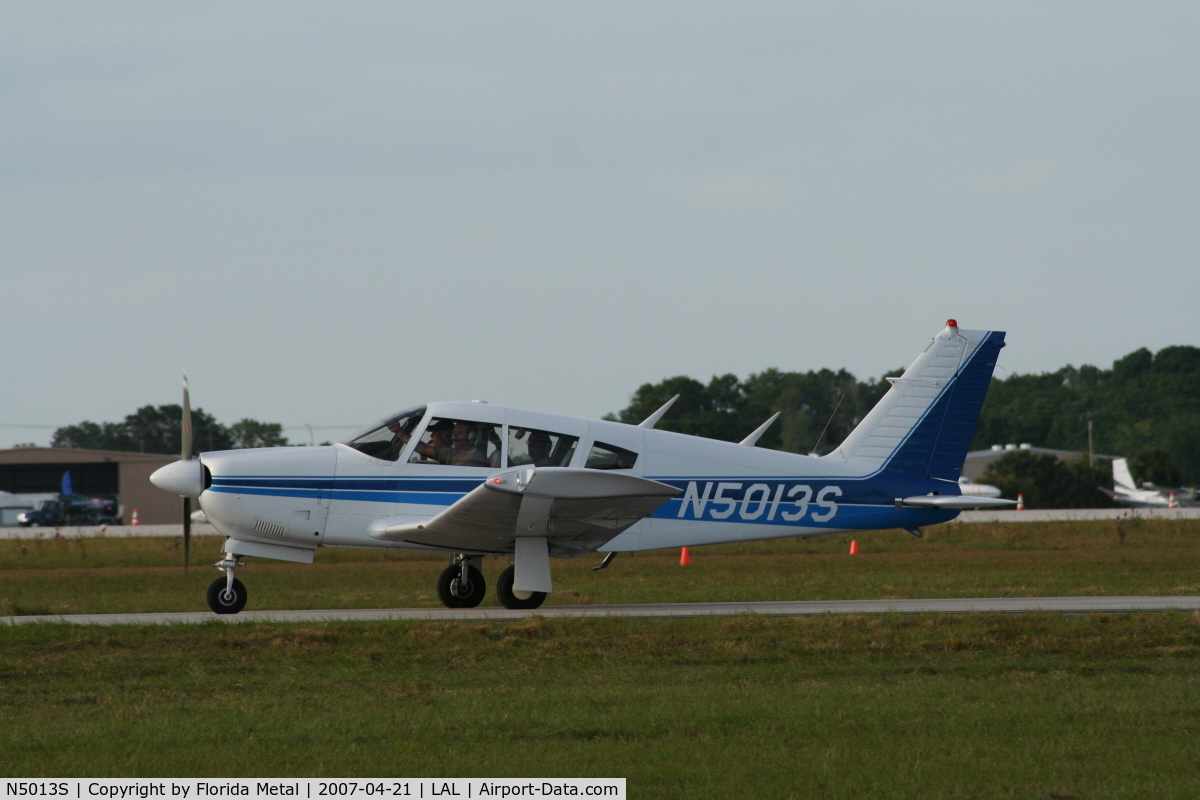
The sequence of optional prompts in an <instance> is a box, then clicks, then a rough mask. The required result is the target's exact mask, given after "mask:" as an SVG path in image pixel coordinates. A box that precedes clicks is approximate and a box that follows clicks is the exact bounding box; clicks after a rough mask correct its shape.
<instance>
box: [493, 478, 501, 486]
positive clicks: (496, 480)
mask: <svg viewBox="0 0 1200 800" xmlns="http://www.w3.org/2000/svg"><path fill="white" fill-rule="evenodd" d="M490 482H491V483H494V484H496V485H497V486H499V485H500V484H502V483H504V478H492V480H491V481H490Z"/></svg>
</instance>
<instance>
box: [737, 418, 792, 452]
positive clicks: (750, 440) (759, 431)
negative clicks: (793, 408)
mask: <svg viewBox="0 0 1200 800" xmlns="http://www.w3.org/2000/svg"><path fill="white" fill-rule="evenodd" d="M782 413H783V412H782V411H776V412H775V413H774V414H772V415H771V418H770V419H769V420H767V421H766V422H764V423H763V424H762V425H759V426H758V427H757V428H755V429H754V433H752V434H750V435H749V436H747V437H746V438H745V439H742V440H741V441H740V442H738V444H744V445H745V446H746V447H754V444H755V442H757V441H758V437H760V436H762V435H763V434H764V433H766V432H767V428H769V427H771V423H772V422H774V421H775V420H777V419H779V415H780V414H782Z"/></svg>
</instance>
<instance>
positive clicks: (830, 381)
mask: <svg viewBox="0 0 1200 800" xmlns="http://www.w3.org/2000/svg"><path fill="white" fill-rule="evenodd" d="M902 372H903V369H897V370H892V371H891V372H888V373H887V374H886V375H884V376H881V377H880V378H877V379H867V380H860V379H858V378H856V377H855V376H854V375H852V374H850V373H849V372H847V371H846V370H844V369H843V370H838V371H837V372H834V371H832V370H829V369H822V370H815V371H809V372H784V371H782V370H778V369H768V370H765V371H763V372H760V373H757V374H752V375H750V376H749V377H748V378H746V379H745V380H740V379H738V378H737V376H735V375H721V376H716V377H713V378H712V380H711V381H709V382H708V384H704V383H701V382H700V381H698V380H696V379H694V378H690V377H688V376H684V375H680V376H677V377H674V378H667V379H666V380H663V381H661V382H659V383H647V384H643V385H642V386H640V387H638V389H637V391H636V392H634V393H633V396H632V397H631V398H630V402H629V405H628V406H626V407H625V408H624V409H622V410H621V411H619V412H617V413H615V414H610V415H608V416H607V417H606V418H607V419H614V420H618V421H621V422H628V423H632V424H637V423H638V422H641V421H642V420H643V419H645V418H646V417H648V416H649V415H650V414H652V413H653V412H654V411H655V410H656V409H657V408H658V407H659V406H661V405H662V404H663V403H665V402H666V401H667V400H669V399H670V398H671V397H672V396H673V395H675V394H679V395H680V398H679V400H678V401H677V402H676V404H675V405H674V406H673V407H672V409H671V411H670V412H669V413H668V414H667V416H666V417H665V418H664V419H663V420H662V421H661V422H659V424H658V425H657V426H656V427H658V428H661V429H663V430H671V431H677V432H679V433H688V434H693V435H696V436H707V437H711V438H714V439H723V440H726V441H738V440H740V439H742V438H744V437H745V436H746V435H747V434H749V433H750V432H751V431H753V430H754V429H755V428H756V427H757V426H758V425H760V424H761V423H762V422H763V421H764V420H766V419H767V418H768V417H769V416H770V415H771V414H773V413H775V412H776V411H780V412H782V414H781V416H780V418H779V420H778V421H777V422H776V423H775V424H774V425H773V426H772V427H771V429H770V430H768V431H767V432H766V434H764V435H763V437H762V438H761V439H760V440H759V443H758V444H759V446H760V447H769V448H773V449H777V450H785V451H788V452H793V453H811V452H817V453H819V454H824V453H828V452H829V451H831V450H833V449H834V448H836V447H837V445H838V444H840V443H841V441H842V440H843V439H844V438H845V437H846V436H847V435H848V434H849V433H850V431H851V430H853V428H854V426H855V425H857V424H858V422H859V421H860V420H861V419H862V418H863V416H865V415H866V413H867V412H868V411H869V410H870V409H871V408H872V407H873V406H874V405H875V403H876V402H878V401H879V399H880V398H881V397H883V395H884V393H885V392H887V390H888V388H889V384H888V382H887V381H886V380H885V378H887V377H891V376H895V375H899V374H901V373H902ZM1089 416H1090V419H1091V422H1092V450H1093V452H1094V453H1096V454H1101V455H1113V456H1126V457H1129V458H1130V460H1131V469H1132V470H1133V473H1134V476H1135V478H1137V479H1138V480H1150V481H1154V482H1155V483H1159V484H1162V485H1174V486H1180V485H1197V484H1200V348H1197V347H1191V346H1186V345H1183V346H1174V347H1165V348H1163V349H1162V350H1159V351H1158V353H1151V352H1150V351H1149V350H1147V349H1146V348H1141V349H1138V350H1135V351H1134V352H1132V353H1130V354H1129V355H1127V356H1124V357H1123V358H1120V359H1117V360H1116V361H1115V362H1114V363H1113V365H1112V367H1111V368H1109V369H1101V368H1099V367H1093V366H1090V365H1084V366H1081V367H1078V368H1076V367H1073V366H1069V365H1068V366H1065V367H1062V368H1061V369H1058V370H1055V371H1054V372H1047V373H1042V374H1039V375H1033V374H1031V375H1020V374H1013V375H1010V376H1007V377H1003V378H1001V377H993V379H992V383H991V388H990V390H989V391H988V396H987V400H986V401H985V402H984V406H983V410H982V412H981V413H980V418H979V426H978V427H977V428H976V431H975V438H974V440H973V442H972V445H971V449H973V450H983V449H986V448H988V447H990V446H991V445H993V444H1007V443H1014V444H1017V443H1023V442H1027V443H1029V444H1032V445H1034V446H1035V447H1047V448H1053V449H1056V450H1074V451H1076V452H1081V453H1087V451H1088V418H1089ZM1011 461H1013V462H1016V463H1017V465H1018V467H1020V466H1021V465H1024V471H1025V472H1026V473H1028V474H1029V475H1031V476H1032V475H1033V474H1034V473H1035V472H1037V470H1041V473H1045V471H1046V470H1054V469H1056V467H1053V466H1048V465H1047V463H1045V462H1042V461H1040V460H1037V459H1034V460H1033V461H1028V460H1025V459H1012V460H1011ZM1035 462H1036V470H1035V469H1034V466H1035ZM1097 463H1098V464H1099V465H1100V466H1098V467H1097V468H1096V469H1095V470H1093V469H1092V468H1090V467H1087V465H1086V464H1084V465H1083V467H1081V468H1080V469H1078V470H1075V472H1076V473H1078V476H1080V477H1079V479H1078V480H1077V481H1076V483H1077V484H1078V485H1083V484H1082V483H1081V481H1082V482H1085V483H1088V484H1089V485H1091V486H1092V487H1093V488H1094V487H1095V486H1096V483H1095V482H1094V481H1093V480H1092V473H1093V472H1095V473H1096V474H1101V473H1105V472H1108V470H1109V468H1108V466H1107V464H1108V462H1107V461H1100V462H1097ZM1085 467H1086V468H1085ZM1039 475H1040V477H1041V478H1046V477H1047V476H1046V475H1045V474H1040V473H1039ZM1060 477H1061V476H1060ZM1056 480H1057V479H1056ZM1108 482H1109V483H1110V484H1111V477H1110V478H1109V479H1108ZM1026 483H1027V482H1026ZM1081 491H1082V490H1081ZM1100 497H1103V495H1100ZM1093 499H1094V498H1093ZM1081 502H1082V501H1081Z"/></svg>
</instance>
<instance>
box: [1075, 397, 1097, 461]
mask: <svg viewBox="0 0 1200 800" xmlns="http://www.w3.org/2000/svg"><path fill="white" fill-rule="evenodd" d="M1095 417H1096V413H1095V412H1094V411H1089V412H1087V413H1086V414H1083V415H1081V416H1080V417H1079V418H1080V419H1086V420H1087V424H1088V466H1089V467H1091V468H1092V469H1095V468H1096V451H1095V450H1094V449H1092V420H1093V419H1095Z"/></svg>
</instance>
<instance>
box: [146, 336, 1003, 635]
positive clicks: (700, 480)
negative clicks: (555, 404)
mask: <svg viewBox="0 0 1200 800" xmlns="http://www.w3.org/2000/svg"><path fill="white" fill-rule="evenodd" d="M1003 346H1004V333H1003V332H1000V331H971V330H962V329H960V328H959V327H958V324H957V323H956V322H955V321H954V320H949V321H948V322H947V323H946V327H945V328H944V329H943V330H942V331H941V332H939V333H938V334H937V335H936V336H935V337H933V340H932V341H931V342H930V344H929V346H927V347H926V348H925V350H924V352H922V353H921V355H920V356H918V357H917V359H916V360H915V361H914V362H913V363H912V365H911V366H910V367H909V368H908V369H907V370H906V371H905V372H904V374H903V375H902V376H901V377H899V378H889V379H888V380H890V381H891V383H892V386H891V388H890V389H889V390H888V392H887V393H886V394H885V395H884V397H883V398H882V399H881V400H880V401H879V403H878V404H877V405H876V406H875V408H874V409H872V410H871V412H870V413H868V414H867V416H866V417H865V418H864V419H863V420H862V422H860V423H859V424H858V426H857V427H856V428H855V429H854V430H853V431H852V432H851V433H850V435H849V436H848V437H847V438H846V440H845V441H844V442H842V444H841V446H839V447H838V448H837V449H836V450H834V451H833V452H831V453H829V454H828V455H825V456H822V457H819V458H818V457H813V456H805V455H797V454H794V453H784V452H779V451H776V450H765V449H760V448H758V447H755V446H754V445H755V442H756V441H757V440H758V438H759V436H761V435H762V434H763V432H764V431H766V430H767V428H768V427H769V426H770V424H771V422H773V421H774V419H775V417H772V418H771V419H769V420H767V421H766V422H765V423H764V424H763V425H762V426H760V427H759V428H758V429H757V430H755V431H754V432H753V433H751V434H750V435H749V436H747V437H746V438H745V439H744V440H742V441H741V442H740V443H736V444H735V443H732V442H723V441H716V440H713V439H704V438H701V437H697V436H688V435H684V434H679V433H671V432H668V431H659V430H655V429H654V425H655V423H657V422H658V420H659V419H661V417H662V416H663V414H665V413H666V411H667V409H668V408H669V407H670V405H671V402H674V399H672V401H669V402H668V403H667V404H666V405H665V406H663V407H662V408H661V409H659V410H658V411H657V412H655V413H654V414H653V415H651V416H650V418H648V419H647V420H646V421H644V422H643V423H641V424H640V425H626V424H622V423H618V422H606V421H600V420H589V419H582V418H578V417H565V416H557V415H553V414H543V413H540V412H537V411H527V410H524V409H520V408H507V407H502V406H497V405H491V404H487V403H483V402H479V401H476V402H438V403H430V404H428V405H424V406H418V407H416V408H410V409H408V410H406V411H402V412H400V413H398V414H393V415H391V416H389V417H387V418H385V419H383V420H381V421H380V422H378V423H376V424H374V425H371V426H369V427H367V428H365V429H364V430H362V431H361V432H359V433H357V434H355V435H354V436H352V437H350V438H349V439H347V440H346V441H345V442H340V443H338V444H335V445H332V446H327V447H294V448H264V449H258V450H231V451H220V452H210V453H202V454H201V455H200V457H199V458H198V459H190V458H186V457H185V458H184V459H182V460H180V461H177V462H175V463H173V464H169V465H167V466H165V467H163V468H161V469H159V470H158V471H157V472H155V473H154V474H153V475H152V476H151V478H150V480H151V481H153V483H154V484H155V485H156V486H158V487H159V488H161V489H164V490H166V491H169V492H172V493H174V494H178V495H180V496H182V497H184V498H197V499H198V500H199V503H200V507H201V508H202V509H203V511H204V513H205V514H206V515H207V517H208V520H209V522H211V523H212V525H213V526H214V527H216V529H217V530H218V531H219V532H220V533H221V534H222V535H223V536H225V537H227V538H226V540H225V543H224V545H223V548H222V550H223V553H224V558H222V560H220V561H218V562H217V563H216V564H214V566H215V567H216V568H217V569H218V570H221V571H223V572H224V573H225V575H224V577H222V578H218V579H217V580H216V581H214V582H213V584H212V586H210V587H209V590H208V603H209V606H210V607H211V608H212V609H213V611H215V612H217V613H218V614H234V613H237V612H238V611H240V610H241V609H242V608H243V607H244V606H245V604H246V589H245V587H244V586H243V585H242V582H241V581H240V580H237V579H236V577H235V570H236V569H237V568H238V567H240V566H243V565H242V564H241V562H239V560H238V559H239V558H240V557H242V556H256V557H262V558H274V559H281V560H284V561H295V562H302V563H312V560H313V554H314V553H315V552H316V549H317V548H318V547H366V548H380V549H395V550H415V551H424V552H440V553H446V554H447V555H448V556H449V557H450V565H449V566H448V567H447V568H446V569H445V571H444V572H443V573H442V574H441V576H440V577H439V579H438V584H437V588H438V596H439V597H440V599H441V600H442V602H443V603H445V604H446V605H447V606H449V607H451V608H471V607H474V606H477V605H479V603H480V602H482V601H483V598H484V595H485V592H486V586H485V583H484V577H483V573H482V571H481V570H480V567H481V565H482V559H483V557H484V556H485V555H497V556H504V557H507V558H510V559H512V561H513V565H512V566H510V567H508V568H507V569H506V570H505V571H504V572H503V573H502V574H501V576H500V578H499V581H498V585H497V588H496V593H497V596H498V599H499V600H500V603H501V604H502V605H504V606H505V607H507V608H537V607H538V606H540V605H541V603H542V601H543V600H544V599H545V597H546V594H547V593H548V592H550V591H551V590H552V582H551V570H550V557H551V556H557V557H560V558H573V557H576V556H580V555H584V554H586V553H592V552H602V553H607V556H606V557H605V559H604V561H603V563H602V564H601V565H600V566H599V567H597V568H596V569H602V568H604V567H606V566H608V564H609V563H610V562H611V560H612V558H613V557H614V556H615V555H616V554H617V553H619V552H627V551H633V550H652V549H657V548H668V547H669V548H674V547H683V546H695V545H705V544H717V543H721V542H737V541H749V540H755V539H774V538H783V537H791V536H801V537H814V536H824V535H827V534H831V533H841V532H845V531H862V530H874V529H883V528H902V529H905V530H907V531H909V532H911V533H913V534H914V535H918V536H919V535H921V533H920V529H921V528H922V527H923V526H927V525H934V524H937V523H941V522H947V521H949V520H951V519H953V518H954V517H956V516H957V515H958V514H959V511H960V510H961V509H965V508H980V507H994V506H1002V505H1010V504H1011V503H1012V501H1009V500H1001V499H998V498H990V497H972V496H964V494H963V492H962V490H961V487H960V485H959V483H958V479H959V473H960V472H961V470H962V466H963V461H964V459H965V457H966V453H967V448H968V446H969V445H970V443H971V438H972V435H973V434H974V431H975V425H976V422H977V421H978V418H979V411H980V408H981V407H982V406H983V400H984V396H985V395H986V394H987V389H988V384H989V382H990V380H991V377H992V371H993V368H994V367H995V364H996V360H997V356H998V355H999V352H1000V348H1001V347H1003ZM185 393H186V385H185ZM184 406H185V409H186V408H187V407H188V404H187V398H186V395H185V403H184ZM185 415H186V411H185ZM775 416H776V417H777V416H778V414H776V415H775ZM189 422H190V420H187V419H186V417H185V421H184V428H185V431H186V430H189V429H190V424H189ZM184 453H185V456H186V455H187V454H188V446H187V444H186V439H185V449H184Z"/></svg>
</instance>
